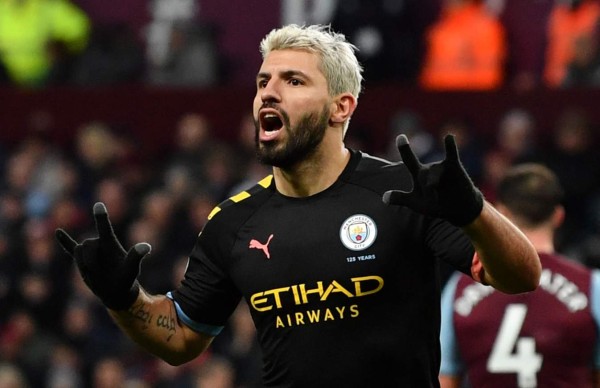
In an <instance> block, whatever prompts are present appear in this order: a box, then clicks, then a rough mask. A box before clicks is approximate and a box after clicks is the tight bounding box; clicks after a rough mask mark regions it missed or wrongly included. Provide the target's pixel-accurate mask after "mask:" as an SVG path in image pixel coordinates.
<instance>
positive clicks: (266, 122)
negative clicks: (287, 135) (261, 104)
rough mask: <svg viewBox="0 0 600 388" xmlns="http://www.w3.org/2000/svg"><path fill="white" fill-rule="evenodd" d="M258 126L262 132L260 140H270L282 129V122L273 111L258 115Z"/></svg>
mask: <svg viewBox="0 0 600 388" xmlns="http://www.w3.org/2000/svg"><path fill="white" fill-rule="evenodd" d="M260 126H261V128H262V129H263V131H264V136H261V140H271V139H273V138H274V137H275V135H276V134H277V133H278V132H279V131H280V130H281V128H283V121H282V120H281V117H280V116H279V115H278V114H277V113H275V112H274V111H268V112H263V113H261V114H260Z"/></svg>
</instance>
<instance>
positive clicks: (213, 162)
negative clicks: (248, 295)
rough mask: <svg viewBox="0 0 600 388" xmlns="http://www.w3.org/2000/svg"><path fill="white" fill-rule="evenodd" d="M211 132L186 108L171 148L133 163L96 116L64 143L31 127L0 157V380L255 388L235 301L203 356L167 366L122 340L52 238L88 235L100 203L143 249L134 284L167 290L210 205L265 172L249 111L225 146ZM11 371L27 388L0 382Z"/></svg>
mask: <svg viewBox="0 0 600 388" xmlns="http://www.w3.org/2000/svg"><path fill="white" fill-rule="evenodd" d="M34 121H35V120H34ZM211 131H212V128H211V125H210V123H209V122H207V120H206V119H205V118H204V117H202V116H201V115H199V114H195V113H189V114H185V115H184V116H183V117H181V120H180V121H179V122H178V124H177V128H175V129H174V130H173V134H174V136H173V144H172V149H171V152H170V153H169V154H168V155H166V154H165V155H160V156H157V158H156V160H145V161H141V160H138V159H136V157H135V144H132V142H131V141H130V139H128V138H127V137H125V136H123V135H122V133H119V131H116V130H115V129H114V128H111V127H110V126H109V125H108V124H106V123H103V122H90V123H88V124H86V125H83V126H82V127H81V128H79V130H78V131H77V136H76V138H75V139H74V141H73V144H72V147H67V148H64V147H63V148H61V147H58V146H57V145H55V144H54V143H53V142H52V140H51V136H48V133H46V132H44V126H43V125H38V126H34V127H32V128H31V132H30V133H29V134H28V135H27V136H25V137H24V139H23V140H22V141H21V142H19V144H18V145H16V147H11V149H10V150H5V151H6V152H0V155H4V156H5V159H4V160H3V163H2V164H1V166H2V169H1V171H2V173H1V174H0V311H1V312H2V313H1V314H0V387H3V388H4V387H25V386H29V387H52V388H59V387H60V388H62V387H64V388H66V387H98V388H100V387H106V388H109V387H110V388H114V387H125V386H127V387H129V386H131V387H182V388H185V387H200V386H201V387H234V386H235V387H253V386H257V384H258V383H257V382H258V381H259V373H260V363H261V359H260V355H259V354H258V349H257V348H256V342H255V334H254V326H253V323H252V320H251V318H250V315H249V311H248V308H247V307H246V305H244V304H242V305H240V307H239V309H238V310H237V311H236V312H235V314H234V315H233V317H232V318H231V322H230V324H229V325H228V327H227V329H226V330H225V331H224V332H223V334H222V335H220V336H219V337H218V338H217V340H216V341H215V342H214V343H213V345H212V348H211V351H210V352H209V353H208V354H207V355H205V356H203V357H201V358H199V359H198V360H196V361H194V362H191V363H189V364H187V365H186V366H183V367H178V368H174V367H171V366H169V365H168V364H166V363H164V362H162V361H159V360H158V359H156V358H155V357H153V356H150V355H149V354H146V353H144V352H143V351H141V350H139V349H138V348H136V346H135V345H134V344H133V343H132V342H131V341H130V340H129V339H125V338H124V336H123V335H122V334H121V333H120V331H119V330H118V329H117V328H116V326H115V325H114V324H113V322H112V321H111V320H110V318H109V316H108V315H107V314H106V312H105V310H104V308H103V307H102V306H101V305H100V304H99V303H98V301H97V299H96V298H95V297H94V296H93V295H92V294H90V292H89V291H88V289H87V287H85V285H84V284H83V283H82V280H81V278H80V276H79V274H78V272H77V271H74V270H73V265H72V263H70V262H69V260H68V259H67V256H65V254H64V252H62V251H60V249H57V244H56V241H55V239H54V230H55V229H56V227H58V226H60V227H63V228H65V229H67V230H69V231H71V232H72V233H73V234H74V235H75V236H77V238H85V237H88V236H91V235H92V233H94V225H93V220H92V218H91V211H90V209H91V207H92V206H93V203H94V202H96V201H103V202H104V203H105V204H106V206H107V208H108V210H109V214H110V218H111V221H112V224H113V227H114V229H115V233H116V234H117V236H118V237H119V238H120V241H122V243H123V245H124V246H131V245H132V244H134V243H135V242H139V241H147V242H149V243H150V244H151V245H152V254H151V255H150V256H149V257H148V258H147V259H145V260H144V262H143V264H142V270H141V274H140V277H139V279H140V282H141V283H142V284H143V286H144V287H145V288H146V289H147V290H148V291H150V292H151V293H166V292H167V291H169V290H172V289H173V288H174V287H176V285H177V284H178V283H179V281H180V279H181V278H182V276H183V272H184V270H185V267H186V264H187V255H188V254H189V252H190V251H191V249H192V247H193V245H194V242H195V238H196V236H197V235H198V233H199V231H200V230H201V229H202V226H203V225H204V222H205V221H206V219H207V216H208V214H209V213H210V211H211V210H212V209H213V207H214V206H215V205H216V204H217V203H218V202H220V201H221V200H223V199H225V198H227V197H229V196H230V195H232V194H233V193H234V192H238V191H239V190H241V188H242V187H247V186H248V185H249V184H250V183H249V182H250V181H252V182H256V181H258V179H260V178H262V177H264V176H265V175H267V173H268V171H267V169H266V168H265V167H264V166H262V165H259V164H258V163H257V162H255V160H254V157H253V155H254V154H253V146H254V123H253V121H252V119H251V116H250V115H249V116H247V117H246V118H244V120H242V122H241V123H240V128H239V141H237V142H236V143H235V144H227V143H224V142H220V141H218V140H217V139H215V138H214V136H213V135H212V133H211ZM18 375H20V376H21V377H19V378H18V377H16V376H18ZM11 376H12V377H11ZM17 378H18V379H20V380H22V381H25V382H27V384H28V385H25V384H22V385H18V384H17V385H10V384H8V383H7V381H9V380H10V379H17ZM7 384H8V385H7Z"/></svg>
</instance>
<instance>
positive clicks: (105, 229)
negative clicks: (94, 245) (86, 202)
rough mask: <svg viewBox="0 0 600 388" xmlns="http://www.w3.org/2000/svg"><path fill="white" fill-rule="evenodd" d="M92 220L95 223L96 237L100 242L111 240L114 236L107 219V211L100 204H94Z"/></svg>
mask: <svg viewBox="0 0 600 388" xmlns="http://www.w3.org/2000/svg"><path fill="white" fill-rule="evenodd" d="M94 220H95V221H96V230H97V231H98V237H100V239H102V240H107V239H109V238H112V236H113V235H114V231H113V227H112V225H111V224H110V220H109V219H108V211H107V210H106V206H104V204H103V203H102V202H96V203H95V204H94Z"/></svg>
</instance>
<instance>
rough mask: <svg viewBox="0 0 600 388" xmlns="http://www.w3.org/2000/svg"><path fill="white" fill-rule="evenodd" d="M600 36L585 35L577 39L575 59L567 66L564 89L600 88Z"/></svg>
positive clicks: (574, 48)
mask: <svg viewBox="0 0 600 388" xmlns="http://www.w3.org/2000/svg"><path fill="white" fill-rule="evenodd" d="M599 38H600V37H599V36H596V35H585V36H581V37H579V38H577V39H576V40H575V43H574V45H573V58H572V59H571V62H569V64H568V66H567V73H566V75H565V78H564V79H563V82H562V85H561V86H563V87H598V86H600V49H599V48H600V47H599V45H598V40H599Z"/></svg>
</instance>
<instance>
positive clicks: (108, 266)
mask: <svg viewBox="0 0 600 388" xmlns="http://www.w3.org/2000/svg"><path fill="white" fill-rule="evenodd" d="M94 219H95V221H96V230H97V232H98V237H97V238H88V239H86V240H84V241H83V242H82V243H81V244H79V243H77V242H76V241H75V240H73V239H72V238H71V236H69V235H68V234H67V233H66V232H65V231H64V230H62V229H57V230H56V233H55V235H56V239H57V240H58V243H59V245H60V246H61V247H62V248H63V249H64V250H65V252H67V253H68V254H69V256H71V257H72V258H73V259H74V260H75V263H76V264H77V267H78V268H79V272H80V273H81V276H82V278H83V281H84V282H85V284H87V286H88V287H89V288H90V290H92V292H93V293H94V294H96V296H97V297H98V298H100V300H101V301H102V303H103V304H104V305H105V306H106V307H108V308H109V309H111V310H126V309H128V308H129V307H131V305H132V304H133V303H134V302H135V300H136V299H137V297H138V293H139V284H138V282H137V281H136V277H137V275H138V273H139V267H140V262H141V261H142V259H143V258H144V256H146V255H147V254H148V253H150V250H151V247H150V244H148V243H138V244H135V245H134V246H133V247H132V248H131V249H129V251H128V252H125V250H124V249H123V247H122V246H121V243H120V242H119V240H118V239H117V236H115V233H114V231H113V228H112V225H111V223H110V220H109V219H108V212H107V211H106V207H105V206H104V204H103V203H101V202H98V203H96V204H95V205H94Z"/></svg>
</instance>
